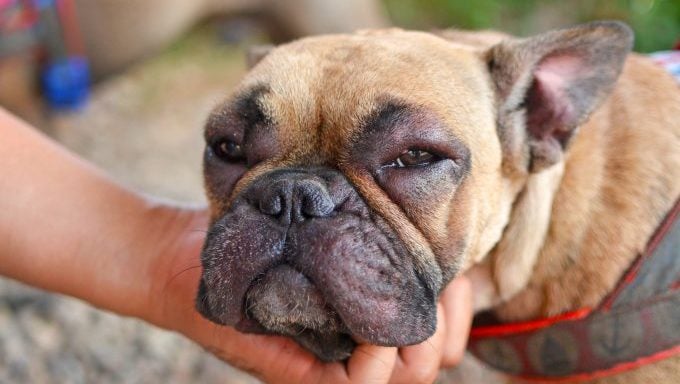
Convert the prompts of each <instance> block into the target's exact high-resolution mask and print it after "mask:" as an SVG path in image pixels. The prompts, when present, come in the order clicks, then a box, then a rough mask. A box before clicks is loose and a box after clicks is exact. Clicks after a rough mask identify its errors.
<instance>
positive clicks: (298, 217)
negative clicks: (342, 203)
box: [254, 174, 335, 225]
mask: <svg viewBox="0 0 680 384" xmlns="http://www.w3.org/2000/svg"><path fill="white" fill-rule="evenodd" d="M257 194H258V195H259V196H254V202H255V203H256V204H257V208H258V209H259V210H260V211H261V212H262V213H264V214H267V215H271V216H275V217H278V218H279V220H280V221H281V222H282V223H283V224H285V225H287V224H290V223H292V222H301V221H303V220H305V219H308V218H313V217H327V216H330V215H331V213H332V212H333V210H334V209H335V203H334V202H333V199H332V198H331V196H330V194H329V193H328V190H327V188H326V186H325V185H324V184H323V182H322V181H320V180H317V179H315V178H314V177H313V176H311V175H310V176H306V175H299V174H298V175H293V176H290V177H280V178H275V179H274V180H270V182H269V183H267V185H266V186H264V187H263V188H262V189H261V190H260V191H258V192H257Z"/></svg>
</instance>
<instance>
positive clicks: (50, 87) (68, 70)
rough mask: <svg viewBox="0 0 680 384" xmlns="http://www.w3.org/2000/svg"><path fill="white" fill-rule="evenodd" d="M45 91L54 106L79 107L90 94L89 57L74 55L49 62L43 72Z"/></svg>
mask: <svg viewBox="0 0 680 384" xmlns="http://www.w3.org/2000/svg"><path fill="white" fill-rule="evenodd" d="M42 85H43V92H44V95H45V98H46V99H47V102H48V103H49V104H50V106H51V107H52V108H55V109H62V110H73V109H78V108H80V107H82V106H84V105H85V103H86V101H87V99H88V97H89V95H90V67H89V65H88V63H87V59H86V58H84V57H81V56H72V57H67V58H63V59H58V60H55V61H52V62H50V63H48V64H47V65H46V66H45V68H44V70H43V73H42Z"/></svg>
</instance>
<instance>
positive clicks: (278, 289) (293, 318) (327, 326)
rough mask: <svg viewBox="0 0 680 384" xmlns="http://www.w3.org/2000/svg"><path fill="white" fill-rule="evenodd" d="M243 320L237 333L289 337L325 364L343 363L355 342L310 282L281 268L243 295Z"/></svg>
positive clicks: (288, 267) (269, 273) (259, 281)
mask: <svg viewBox="0 0 680 384" xmlns="http://www.w3.org/2000/svg"><path fill="white" fill-rule="evenodd" d="M244 304H245V308H244V309H243V311H244V313H245V318H244V319H243V320H241V321H239V323H237V324H236V329H238V330H240V331H245V332H253V331H254V332H257V331H258V330H262V329H264V330H266V331H267V332H273V333H277V334H281V335H285V336H289V337H292V338H293V339H295V340H296V341H297V342H298V343H299V344H300V345H302V346H303V347H305V348H307V349H308V350H311V351H314V353H316V354H317V355H318V356H322V357H323V359H324V360H330V361H334V360H343V359H345V358H347V357H349V355H350V354H351V353H352V350H353V349H354V346H355V342H354V341H353V340H352V337H351V334H350V331H349V329H347V327H346V326H345V323H344V322H343V321H342V319H341V318H340V316H339V315H338V312H337V311H335V309H333V308H332V307H331V306H330V305H329V304H328V303H327V302H326V300H325V299H324V298H323V296H322V294H321V292H320V291H319V290H318V289H316V287H315V286H314V285H313V284H312V282H311V281H309V279H308V278H307V277H306V276H304V275H303V274H302V273H301V272H299V271H296V270H295V269H294V268H292V267H291V266H290V265H286V264H282V265H279V266H277V267H274V268H273V269H271V270H269V271H268V272H266V273H265V275H264V276H263V277H262V278H259V279H257V280H256V281H255V282H254V283H253V285H252V287H251V288H250V289H249V290H248V292H247V293H246V300H245V303H244Z"/></svg>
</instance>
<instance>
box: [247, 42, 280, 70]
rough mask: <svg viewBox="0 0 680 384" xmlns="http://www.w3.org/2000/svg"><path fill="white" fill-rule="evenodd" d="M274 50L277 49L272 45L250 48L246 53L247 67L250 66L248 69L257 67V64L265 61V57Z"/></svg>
mask: <svg viewBox="0 0 680 384" xmlns="http://www.w3.org/2000/svg"><path fill="white" fill-rule="evenodd" d="M274 48H275V47H274V46H273V45H271V44H263V45H253V46H251V47H248V51H247V52H246V65H247V66H248V69H251V68H253V67H254V66H256V65H257V63H259V62H260V61H261V60H262V59H264V57H265V56H267V55H268V54H269V52H271V51H272V50H273V49H274Z"/></svg>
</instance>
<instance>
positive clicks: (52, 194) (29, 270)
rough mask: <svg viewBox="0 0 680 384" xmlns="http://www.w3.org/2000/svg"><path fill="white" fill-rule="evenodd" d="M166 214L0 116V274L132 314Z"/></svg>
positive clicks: (141, 295)
mask: <svg viewBox="0 0 680 384" xmlns="http://www.w3.org/2000/svg"><path fill="white" fill-rule="evenodd" d="M169 215H172V212H170V211H167V210H164V209H162V208H158V207H154V206H153V204H152V203H151V202H149V201H148V200H146V199H144V198H142V197H140V196H139V195H137V194H134V193H132V192H130V191H129V190H126V189H125V188H122V187H121V186H119V185H117V184H116V183H114V182H112V181H111V180H110V179H108V178H107V177H106V176H104V175H103V174H102V173H101V172H99V171H98V170H96V169H95V168H94V167H92V166H90V165H89V164H87V163H85V162H84V161H82V160H80V159H78V158H77V157H75V156H73V155H72V154H70V153H69V152H67V151H66V150H64V149H62V148H60V147H58V146H57V145H55V144H54V143H52V142H51V141H50V140H49V139H47V138H45V137H44V136H42V135H41V134H40V133H38V132H35V131H34V130H33V129H31V128H30V127H28V126H27V125H26V124H25V123H23V122H21V121H19V120H17V119H15V118H14V117H12V116H10V115H9V114H8V113H7V112H5V111H4V110H2V109H0V274H2V275H5V276H8V277H11V278H14V279H17V280H20V281H23V282H25V283H28V284H31V285H34V286H37V287H41V288H44V289H48V290H51V291H57V292H61V293H64V294H68V295H71V296H75V297H79V298H81V299H84V300H86V301H89V302H91V303H93V304H94V305H97V306H100V307H104V308H107V309H110V310H114V311H116V312H119V313H122V314H128V315H138V312H139V311H140V307H143V306H144V305H145V304H146V303H144V302H142V301H143V300H146V297H147V295H146V292H148V289H149V287H148V284H149V281H150V279H148V278H146V277H147V275H148V274H150V273H151V268H152V266H151V265H149V258H148V257H147V256H148V255H151V254H152V252H154V251H155V250H156V249H159V248H161V247H162V246H163V244H157V243H155V244H154V241H155V240H154V239H157V238H158V239H160V238H161V236H160V233H162V232H163V231H166V230H168V228H164V226H167V225H170V224H169V223H174V222H175V220H173V218H171V217H168V216H169Z"/></svg>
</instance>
